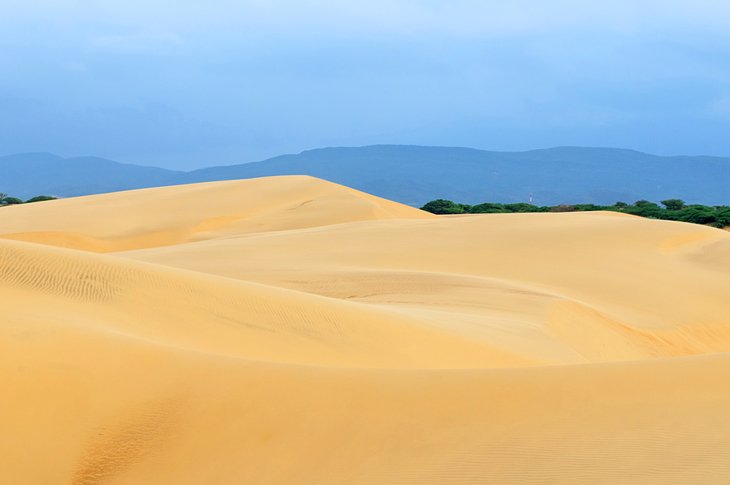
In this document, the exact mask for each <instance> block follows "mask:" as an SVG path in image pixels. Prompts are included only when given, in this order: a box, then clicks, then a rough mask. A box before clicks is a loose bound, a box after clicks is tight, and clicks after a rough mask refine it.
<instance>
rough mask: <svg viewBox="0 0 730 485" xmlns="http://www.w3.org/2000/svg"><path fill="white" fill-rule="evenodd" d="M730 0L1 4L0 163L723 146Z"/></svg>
mask: <svg viewBox="0 0 730 485" xmlns="http://www.w3.org/2000/svg"><path fill="white" fill-rule="evenodd" d="M729 25H730V2H727V1H725V0H723V1H714V0H713V1H710V0H695V1H672V0H664V1H650V0H646V1H642V0H634V1H623V0H614V1H612V2H605V1H595V2H587V1H574V0H551V1H549V2H548V1H542V0H513V1H509V2H506V1H493V0H482V1H468V0H467V1H459V0H452V1H437V0H423V1H416V0H410V1H407V0H389V1H384V0H369V1H367V2H365V1H362V2H360V1H358V2H353V1H343V0H339V1H335V0H319V1H291V0H281V1H279V0H258V1H245V0H244V1H226V0H206V1H205V2H203V1H189V0H176V1H172V0H159V1H154V0H148V1H144V2H143V1H141V0H126V1H122V0H107V1H94V0H85V1H82V0H76V1H71V0H40V1H30V0H24V1H16V0H3V1H2V7H0V154H10V153H17V152H26V151H50V152H54V153H58V154H61V155H65V156H74V155H98V156H104V157H108V158H113V159H117V160H120V161H128V162H135V163H143V164H154V165H160V166H166V167H175V168H193V167H198V166H205V165H210V164H230V163H240V162H247V161H255V160H258V159H262V158H265V157H268V156H273V155H278V154H281V153H287V152H298V151H301V150H304V149H309V148H315V147H321V146H333V145H338V146H340V145H347V146H350V145H366V144H374V143H403V144H424V145H452V146H470V147H476V148H484V149H494V150H522V149H531V148H543V147H549V146H557V145H590V146H616V147H626V148H635V149H639V150H644V151H649V152H653V153H658V154H713V155H726V156H730V136H728V134H729V133H730V130H728V128H729V127H730V28H728V26H729Z"/></svg>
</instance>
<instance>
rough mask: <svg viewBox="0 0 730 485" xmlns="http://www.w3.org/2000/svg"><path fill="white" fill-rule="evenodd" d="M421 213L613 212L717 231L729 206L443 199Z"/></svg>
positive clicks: (728, 220) (726, 221) (729, 222)
mask: <svg viewBox="0 0 730 485" xmlns="http://www.w3.org/2000/svg"><path fill="white" fill-rule="evenodd" d="M421 209H423V210H425V211H428V212H431V213H434V214H499V213H514V212H579V211H614V212H623V213H625V214H633V215H636V216H641V217H648V218H651V219H664V220H669V221H681V222H691V223H694V224H704V225H708V226H714V227H720V228H722V227H728V226H730V206H726V205H714V206H707V205H700V204H687V203H685V202H684V201H683V200H681V199H667V200H663V201H661V205H659V204H656V203H654V202H650V201H648V200H637V201H636V202H634V203H633V204H627V203H626V202H616V203H615V204H613V205H596V204H570V205H568V204H563V205H554V206H537V205H532V204H527V203H524V202H520V203H516V204H498V203H494V202H484V203H482V204H476V205H469V204H459V203H458V202H453V201H451V200H446V199H436V200H432V201H431V202H428V203H426V204H425V205H424V206H423V207H421Z"/></svg>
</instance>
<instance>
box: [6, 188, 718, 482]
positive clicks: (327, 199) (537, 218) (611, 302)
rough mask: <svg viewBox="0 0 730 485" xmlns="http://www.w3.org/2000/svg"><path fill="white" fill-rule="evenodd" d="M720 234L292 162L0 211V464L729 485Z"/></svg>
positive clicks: (288, 478)
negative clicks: (234, 175) (477, 208)
mask: <svg viewBox="0 0 730 485" xmlns="http://www.w3.org/2000/svg"><path fill="white" fill-rule="evenodd" d="M729 295H730V234H729V233H727V232H724V231H720V230H716V229H712V228H707V227H703V226H698V225H689V224H682V223H674V222H667V221H653V220H647V219H641V218H636V217H630V216H624V215H620V214H611V213H555V214H506V215H501V214H497V215H483V216H459V217H450V216H441V217H437V216H433V215H430V214H426V213H423V212H421V211H418V210H417V209H413V208H410V207H406V206H402V205H400V204H397V203H394V202H391V201H386V200H383V199H379V198H377V197H374V196H371V195H368V194H363V193H361V192H357V191H355V190H351V189H349V188H346V187H342V186H339V185H336V184H331V183H328V182H325V181H322V180H318V179H313V178H310V177H300V176H289V177H270V178H262V179H252V180H244V181H233V182H217V183H206V184H196V185H189V186H180V187H165V188H158V189H145V190H138V191H130V192H120V193H114V194H105V195H99V196H91V197H80V198H74V199H66V200H59V201H52V202H42V203H37V204H29V205H24V206H17V207H9V208H3V209H0V314H1V315H2V318H3V324H2V325H0V379H1V382H2V383H3V386H2V392H3V395H2V400H1V401H0V402H2V405H0V429H1V430H2V432H1V433H0V483H13V484H15V483H19V484H24V483H32V484H36V483H38V484H50V483H71V484H101V483H133V484H139V483H174V484H200V483H205V484H208V483H216V484H217V483H234V484H238V483H247V484H248V483H292V484H329V483H332V484H346V483H363V484H370V483H385V484H391V483H393V484H400V483H404V484H422V483H455V484H466V483H470V484H471V483H474V484H476V483H479V484H481V483H497V484H499V483H516V484H583V483H586V484H594V483H600V484H603V483H605V484H660V483H661V484H664V483H677V484H686V483H717V484H725V483H730V384H728V382H730V381H729V379H730V353H728V352H730V322H728V318H729V317H728V315H730V298H729V297H728V296H729Z"/></svg>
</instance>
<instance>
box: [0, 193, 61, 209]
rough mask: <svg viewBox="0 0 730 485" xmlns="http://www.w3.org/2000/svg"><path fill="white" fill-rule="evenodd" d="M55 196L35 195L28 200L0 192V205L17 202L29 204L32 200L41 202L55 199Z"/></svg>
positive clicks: (9, 204)
mask: <svg viewBox="0 0 730 485" xmlns="http://www.w3.org/2000/svg"><path fill="white" fill-rule="evenodd" d="M56 198H57V197H51V196H50V195H37V196H35V197H32V198H30V199H28V200H23V199H19V198H17V197H10V196H9V195H8V194H6V193H3V192H0V207H6V206H11V205H17V204H30V203H32V202H42V201H44V200H55V199H56Z"/></svg>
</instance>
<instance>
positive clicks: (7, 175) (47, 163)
mask: <svg viewBox="0 0 730 485" xmlns="http://www.w3.org/2000/svg"><path fill="white" fill-rule="evenodd" d="M272 175H311V176H314V177H320V178H326V179H327V180H331V181H334V182H337V183H340V184H343V185H347V186H349V187H353V188H356V189H358V190H362V191H365V192H368V193H372V194H374V195H377V196H380V197H385V198H387V199H391V200H395V201H398V202H401V203H405V204H409V205H414V206H420V205H422V204H423V203H425V202H427V201H429V200H432V199H436V198H447V199H453V200H458V201H459V202H463V203H479V202H485V201H489V202H526V201H528V200H529V197H530V194H532V195H533V197H534V201H535V203H536V204H539V205H557V204H564V203H566V204H567V203H595V204H611V203H614V202H616V201H617V200H622V201H625V202H633V201H635V200H639V199H648V200H653V201H659V200H662V199H666V198H681V199H684V200H687V201H688V202H692V203H701V204H708V205H719V204H728V203H730V195H728V193H727V189H726V183H725V181H726V180H728V178H730V158H718V157H706V156H696V157H690V156H676V157H662V156H655V155H649V154H646V153H641V152H637V151H633V150H623V149H613V148H579V147H560V148H550V149H544V150H531V151H525V152H492V151H484V150H475V149H470V148H450V147H422V146H399V145H375V146H366V147H353V148H322V149H317V150H308V151H304V152H302V153H299V154H296V155H283V156H279V157H274V158H271V159H268V160H264V161H261V162H254V163H245V164H240V165H231V166H220V167H210V168H204V169H200V170H194V171H191V172H179V171H172V170H164V169H159V168H152V167H141V166H138V165H127V164H118V163H115V162H111V161H109V160H103V159H96V158H71V159H62V158H60V157H55V156H52V155H47V154H36V155H33V154H26V155H16V156H12V157H4V158H0V190H2V191H3V192H7V193H10V194H11V195H16V196H19V197H30V196H33V195H38V194H49V195H58V196H64V197H65V196H77V195H86V194H93V193H101V192H109V191H116V190H125V189H134V188H142V187H151V186H162V185H177V184H185V183H195V182H208V181H216V180H233V179H241V178H251V177H264V176H272Z"/></svg>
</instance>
